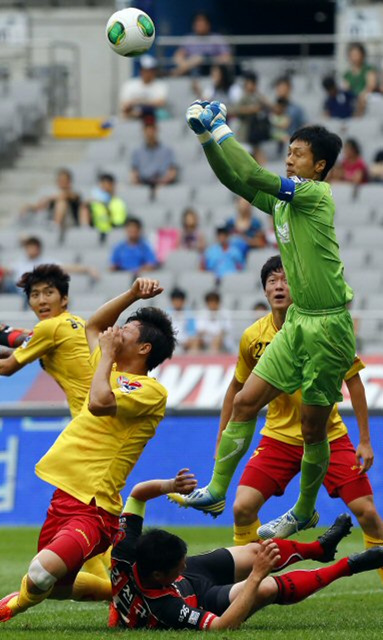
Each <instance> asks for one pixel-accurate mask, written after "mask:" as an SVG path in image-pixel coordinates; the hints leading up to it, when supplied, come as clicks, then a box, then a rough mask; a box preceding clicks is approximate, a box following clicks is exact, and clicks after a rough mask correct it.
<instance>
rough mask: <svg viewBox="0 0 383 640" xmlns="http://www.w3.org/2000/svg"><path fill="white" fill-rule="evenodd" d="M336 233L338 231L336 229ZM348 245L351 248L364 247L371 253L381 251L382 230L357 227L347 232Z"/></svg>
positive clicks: (371, 227)
mask: <svg viewBox="0 0 383 640" xmlns="http://www.w3.org/2000/svg"><path fill="white" fill-rule="evenodd" d="M337 231H338V229H337ZM349 236H350V237H349V244H350V246H353V247H365V248H366V249H369V250H370V251H371V252H372V251H378V250H380V251H381V250H382V246H383V229H382V228H381V227H373V226H371V225H369V226H366V227H359V228H358V229H353V230H352V231H351V232H349Z"/></svg>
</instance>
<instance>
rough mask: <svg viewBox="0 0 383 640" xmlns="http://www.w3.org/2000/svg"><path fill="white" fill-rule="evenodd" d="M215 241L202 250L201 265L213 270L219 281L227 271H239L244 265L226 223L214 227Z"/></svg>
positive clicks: (242, 257)
mask: <svg viewBox="0 0 383 640" xmlns="http://www.w3.org/2000/svg"><path fill="white" fill-rule="evenodd" d="M216 233H217V242H216V243H215V244H213V245H211V246H210V247H208V248H207V249H206V250H205V252H204V257H203V267H204V268H205V269H206V270H207V271H213V273H214V274H215V276H216V278H217V281H218V282H219V281H220V280H221V278H222V277H223V276H225V275H226V274H228V273H235V272H236V271H241V270H242V269H243V267H244V265H245V259H244V256H243V253H242V251H240V249H238V247H237V246H236V244H235V242H233V241H232V240H231V238H230V231H229V229H228V226H227V225H226V223H222V224H220V225H219V226H218V227H217V228H216Z"/></svg>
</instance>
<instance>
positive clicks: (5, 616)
mask: <svg viewBox="0 0 383 640" xmlns="http://www.w3.org/2000/svg"><path fill="white" fill-rule="evenodd" d="M18 595H19V592H18V591H14V593H10V594H9V595H8V596H5V598H3V599H2V600H0V622H8V620H10V619H11V618H13V617H14V615H15V613H14V611H13V610H12V609H11V608H10V607H8V602H9V601H10V600H12V598H14V597H15V596H18Z"/></svg>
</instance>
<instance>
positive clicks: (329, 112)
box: [322, 76, 355, 118]
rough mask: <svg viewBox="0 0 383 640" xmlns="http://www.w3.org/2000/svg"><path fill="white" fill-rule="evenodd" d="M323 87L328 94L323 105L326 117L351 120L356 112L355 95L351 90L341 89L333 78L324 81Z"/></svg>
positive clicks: (329, 77) (326, 78) (328, 77)
mask: <svg viewBox="0 0 383 640" xmlns="http://www.w3.org/2000/svg"><path fill="white" fill-rule="evenodd" d="M322 87H323V89H324V90H325V92H326V93H327V98H326V99H325V101H324V103H323V111H324V115H325V116H326V117H327V118H351V117H352V116H353V115H354V112H355V94H354V93H352V91H350V90H349V89H340V87H338V85H337V83H336V80H335V78H334V77H333V76H326V77H325V78H323V80H322Z"/></svg>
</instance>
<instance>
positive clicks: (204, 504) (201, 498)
mask: <svg viewBox="0 0 383 640" xmlns="http://www.w3.org/2000/svg"><path fill="white" fill-rule="evenodd" d="M168 498H169V500H170V501H171V502H175V503H176V504H178V505H179V506H180V507H185V508H188V507H192V508H193V509H197V511H202V512H203V513H208V514H210V515H211V516H213V518H217V516H220V515H221V513H222V512H223V510H224V508H225V505H226V499H225V498H224V497H223V498H222V497H221V498H215V497H214V496H213V495H212V494H211V493H210V491H209V489H208V487H203V488H202V489H195V490H194V491H192V493H190V494H189V495H187V496H183V495H181V494H180V493H168Z"/></svg>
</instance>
